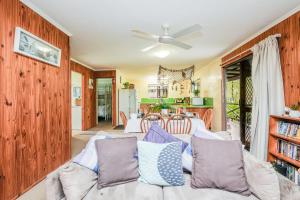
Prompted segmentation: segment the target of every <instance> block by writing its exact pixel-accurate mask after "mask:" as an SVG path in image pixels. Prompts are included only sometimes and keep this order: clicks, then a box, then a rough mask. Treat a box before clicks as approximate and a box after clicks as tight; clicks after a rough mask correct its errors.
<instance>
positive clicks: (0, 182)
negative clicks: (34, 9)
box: [0, 0, 5, 199]
mask: <svg viewBox="0 0 300 200" xmlns="http://www.w3.org/2000/svg"><path fill="white" fill-rule="evenodd" d="M2 3H3V0H0V5H2ZM3 13H4V7H3V6H0V19H4V14H3ZM3 28H4V20H0V41H2V40H3V32H4V30H3ZM3 66H4V63H3V45H2V43H1V42H0V76H1V74H3V73H4V67H3ZM3 84H4V83H3V79H2V78H1V77H0V199H4V174H3V160H4V159H3V158H4V151H3V150H4V149H3V147H4V142H5V141H4V132H3V131H2V130H3V129H4V121H3V120H2V119H3V112H4V99H3V92H2V91H3V89H2V88H3ZM1 147H2V148H1Z"/></svg>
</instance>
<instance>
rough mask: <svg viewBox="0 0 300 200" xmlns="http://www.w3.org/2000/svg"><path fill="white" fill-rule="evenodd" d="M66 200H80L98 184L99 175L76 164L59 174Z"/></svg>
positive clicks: (71, 164)
mask: <svg viewBox="0 0 300 200" xmlns="http://www.w3.org/2000/svg"><path fill="white" fill-rule="evenodd" d="M59 179H60V181H61V184H62V188H63V192H64V194H65V196H66V199H72V200H80V199H82V198H83V197H84V196H85V195H86V194H87V193H88V192H89V190H90V189H91V188H92V187H93V186H94V185H95V183H96V182H97V174H96V173H95V172H94V171H92V170H90V169H88V168H86V167H82V166H80V165H78V164H76V163H70V164H69V165H68V166H66V167H64V168H62V169H61V170H60V172H59Z"/></svg>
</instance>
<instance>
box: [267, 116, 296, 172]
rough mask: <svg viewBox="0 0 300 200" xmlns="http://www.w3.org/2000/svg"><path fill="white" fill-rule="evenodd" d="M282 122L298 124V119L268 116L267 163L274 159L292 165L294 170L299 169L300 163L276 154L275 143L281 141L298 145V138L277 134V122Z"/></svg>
mask: <svg viewBox="0 0 300 200" xmlns="http://www.w3.org/2000/svg"><path fill="white" fill-rule="evenodd" d="M280 121H284V122H288V123H295V124H300V118H292V117H287V116H275V115H271V116H270V124H269V126H270V129H269V145H268V161H269V162H272V161H275V160H276V159H280V160H283V161H285V162H287V163H289V164H291V165H293V166H294V167H296V168H300V161H298V160H294V159H292V158H289V157H287V156H284V155H283V154H281V153H278V152H277V141H278V140H283V141H286V142H290V143H293V144H297V145H300V138H297V137H288V136H284V135H280V134H279V133H278V130H277V129H278V122H280Z"/></svg>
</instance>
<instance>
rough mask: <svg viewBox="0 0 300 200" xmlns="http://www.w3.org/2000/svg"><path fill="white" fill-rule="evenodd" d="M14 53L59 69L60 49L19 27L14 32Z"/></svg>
mask: <svg viewBox="0 0 300 200" xmlns="http://www.w3.org/2000/svg"><path fill="white" fill-rule="evenodd" d="M14 52H16V53H19V54H22V55H25V56H28V57H30V58H34V59H36V60H39V61H42V62H45V63H47V64H50V65H53V66H56V67H60V62H61V49H59V48H57V47H55V46H53V45H52V44H50V43H48V42H46V41H44V40H42V39H41V38H39V37H37V36H35V35H33V34H32V33H30V32H28V31H26V30H24V29H22V28H20V27H16V30H15V38H14Z"/></svg>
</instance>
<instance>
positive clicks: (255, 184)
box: [244, 151, 280, 200]
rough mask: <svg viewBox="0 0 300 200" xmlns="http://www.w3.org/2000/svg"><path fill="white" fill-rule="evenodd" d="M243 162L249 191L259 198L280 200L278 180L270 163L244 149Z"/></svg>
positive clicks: (262, 199)
mask: <svg viewBox="0 0 300 200" xmlns="http://www.w3.org/2000/svg"><path fill="white" fill-rule="evenodd" d="M244 163H245V172H246V177H247V182H248V184H249V187H250V191H251V192H252V193H253V194H255V195H256V196H257V197H259V198H260V199H261V200H280V187H279V180H278V176H277V174H276V171H275V170H274V168H273V167H272V165H271V164H270V163H268V162H264V161H259V160H257V159H256V158H255V157H254V156H253V155H251V154H250V153H249V152H247V151H244Z"/></svg>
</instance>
